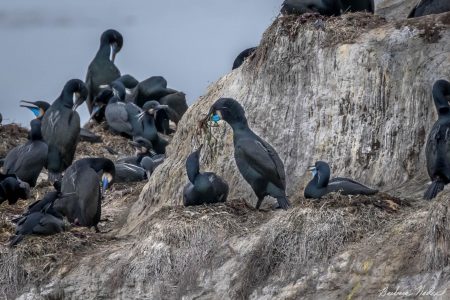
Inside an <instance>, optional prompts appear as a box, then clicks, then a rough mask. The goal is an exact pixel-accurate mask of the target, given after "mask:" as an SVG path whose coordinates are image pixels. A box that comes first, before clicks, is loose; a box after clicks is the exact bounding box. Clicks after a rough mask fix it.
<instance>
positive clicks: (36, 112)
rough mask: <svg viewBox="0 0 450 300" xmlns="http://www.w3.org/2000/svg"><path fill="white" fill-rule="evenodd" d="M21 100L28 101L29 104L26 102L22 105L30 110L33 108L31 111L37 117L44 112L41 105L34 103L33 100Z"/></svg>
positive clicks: (21, 105)
mask: <svg viewBox="0 0 450 300" xmlns="http://www.w3.org/2000/svg"><path fill="white" fill-rule="evenodd" d="M20 102H23V103H26V104H28V105H25V104H20V107H26V108H28V109H29V110H31V112H32V113H33V114H34V116H35V117H36V118H39V117H40V116H41V115H43V114H44V112H43V111H42V109H41V108H40V107H38V106H37V105H36V104H34V103H33V102H30V101H25V100H21V101H20Z"/></svg>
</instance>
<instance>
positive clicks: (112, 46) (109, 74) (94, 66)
mask: <svg viewBox="0 0 450 300" xmlns="http://www.w3.org/2000/svg"><path fill="white" fill-rule="evenodd" d="M122 45H123V37H122V35H121V34H120V33H119V32H118V31H116V30H114V29H109V30H106V31H105V32H103V34H102V36H101V37H100V48H99V49H98V51H97V54H96V55H95V57H94V59H93V60H92V62H91V63H90V64H89V67H88V70H87V74H86V86H87V88H88V92H89V95H88V98H87V101H86V103H87V106H88V109H89V113H92V107H93V101H94V98H95V97H96V96H97V95H98V94H99V92H100V91H101V87H100V86H101V85H105V84H110V83H111V82H112V81H114V80H115V79H117V78H119V77H120V71H119V69H118V68H117V67H116V65H115V64H114V59H115V57H116V54H117V53H118V52H119V51H120V49H121V48H122Z"/></svg>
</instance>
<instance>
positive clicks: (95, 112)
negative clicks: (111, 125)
mask: <svg viewBox="0 0 450 300" xmlns="http://www.w3.org/2000/svg"><path fill="white" fill-rule="evenodd" d="M99 110H100V106H99V105H95V106H94V107H93V108H92V113H91V116H90V117H89V120H88V121H90V120H91V119H92V118H93V117H94V116H95V115H96V114H97V112H98V111H99Z"/></svg>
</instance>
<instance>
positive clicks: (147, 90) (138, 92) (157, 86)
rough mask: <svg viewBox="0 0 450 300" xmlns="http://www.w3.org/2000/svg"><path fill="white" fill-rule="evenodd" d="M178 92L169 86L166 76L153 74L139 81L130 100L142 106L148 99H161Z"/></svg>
mask: <svg viewBox="0 0 450 300" xmlns="http://www.w3.org/2000/svg"><path fill="white" fill-rule="evenodd" d="M176 92H177V91H176V90H173V89H169V88H167V81H166V79H164V77H162V76H153V77H150V78H147V79H146V80H144V81H141V82H139V84H138V85H137V86H136V88H135V89H134V91H133V93H132V95H130V97H129V100H130V101H131V102H134V103H135V104H136V105H137V106H139V107H142V106H143V105H144V104H145V102H147V101H150V100H159V99H161V98H162V97H164V96H167V95H169V94H173V93H176Z"/></svg>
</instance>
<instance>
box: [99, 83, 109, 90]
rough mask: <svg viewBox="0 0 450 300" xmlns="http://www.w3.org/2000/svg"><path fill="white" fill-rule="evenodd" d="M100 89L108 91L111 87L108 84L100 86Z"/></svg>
mask: <svg viewBox="0 0 450 300" xmlns="http://www.w3.org/2000/svg"><path fill="white" fill-rule="evenodd" d="M98 87H99V88H101V89H107V88H109V85H108V84H100V85H99V86H98Z"/></svg>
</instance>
